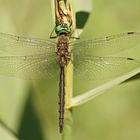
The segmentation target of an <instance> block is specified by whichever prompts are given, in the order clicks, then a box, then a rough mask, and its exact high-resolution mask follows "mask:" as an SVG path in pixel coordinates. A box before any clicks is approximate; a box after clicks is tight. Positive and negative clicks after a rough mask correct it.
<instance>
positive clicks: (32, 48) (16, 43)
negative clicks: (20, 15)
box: [0, 33, 56, 55]
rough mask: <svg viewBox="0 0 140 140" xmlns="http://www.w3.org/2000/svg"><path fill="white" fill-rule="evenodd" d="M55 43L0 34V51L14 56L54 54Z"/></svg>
mask: <svg viewBox="0 0 140 140" xmlns="http://www.w3.org/2000/svg"><path fill="white" fill-rule="evenodd" d="M55 47H56V43H55V42H51V41H50V40H44V39H38V38H26V37H19V36H15V35H10V34H5V33H0V50H2V51H6V52H9V53H11V54H15V55H27V54H43V53H46V54H49V53H52V52H55Z"/></svg>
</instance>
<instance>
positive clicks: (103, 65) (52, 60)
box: [0, 24, 140, 133]
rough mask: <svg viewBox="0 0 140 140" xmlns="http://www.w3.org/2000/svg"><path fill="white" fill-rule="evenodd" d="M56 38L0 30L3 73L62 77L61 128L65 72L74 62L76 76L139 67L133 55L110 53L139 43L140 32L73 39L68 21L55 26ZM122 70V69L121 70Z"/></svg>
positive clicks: (98, 76)
mask: <svg viewBox="0 0 140 140" xmlns="http://www.w3.org/2000/svg"><path fill="white" fill-rule="evenodd" d="M56 33H57V35H58V39H57V41H52V40H50V39H48V40H46V39H39V38H28V37H21V36H16V35H10V34H6V33H0V50H1V51H4V52H7V55H1V56H0V74H1V75H8V76H17V77H23V78H28V79H36V78H37V79H38V78H39V79H42V78H43V79H49V78H53V77H56V76H60V82H59V114H60V115H59V127H60V133H62V131H63V125H64V111H65V109H64V105H65V73H64V69H65V67H66V66H67V65H68V64H69V62H70V61H72V63H73V66H74V72H73V73H74V79H75V78H80V79H82V80H83V81H84V82H85V83H86V81H88V80H93V81H94V80H97V79H104V78H113V77H117V76H120V75H122V74H124V73H125V72H126V70H127V71H129V70H130V71H131V70H132V69H133V68H136V67H138V66H140V63H139V62H138V61H137V60H135V59H134V58H130V57H114V56H109V55H110V54H109V53H111V54H113V53H117V52H121V51H123V50H126V49H130V48H133V47H134V46H137V45H139V44H140V33H136V32H128V33H121V34H117V35H112V36H107V37H104V38H96V39H85V40H82V39H79V40H75V41H74V40H71V39H70V37H69V34H70V33H71V28H70V26H69V25H67V24H60V25H57V26H56ZM120 69H121V71H120Z"/></svg>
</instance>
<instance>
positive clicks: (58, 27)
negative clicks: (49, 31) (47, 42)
mask: <svg viewBox="0 0 140 140" xmlns="http://www.w3.org/2000/svg"><path fill="white" fill-rule="evenodd" d="M62 29H63V27H62V25H61V24H60V25H57V26H56V33H59V32H61V31H62Z"/></svg>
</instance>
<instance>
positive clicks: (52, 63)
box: [0, 32, 140, 80]
mask: <svg viewBox="0 0 140 140" xmlns="http://www.w3.org/2000/svg"><path fill="white" fill-rule="evenodd" d="M139 44H140V33H133V32H129V33H123V34H118V35H113V36H109V37H105V38H99V39H93V40H78V41H74V42H71V43H70V45H73V48H72V55H73V57H74V61H73V63H74V77H75V78H81V79H87V80H99V79H104V78H107V79H108V78H114V77H116V76H119V75H122V74H125V73H126V72H129V71H131V70H133V69H134V68H137V67H139V66H140V63H139V62H138V61H136V60H134V59H130V58H121V57H120V58H118V57H104V56H105V55H107V54H112V53H117V52H120V51H122V50H125V49H130V48H133V47H135V46H136V45H139ZM0 50H4V51H7V52H9V53H12V54H14V55H15V56H1V57H0V74H2V75H9V76H18V77H23V78H29V79H34V78H35V79H36V78H51V77H54V76H56V75H58V72H59V65H58V63H57V61H56V58H57V57H56V53H55V52H56V42H52V41H51V40H43V39H36V38H25V37H19V36H14V35H9V34H4V33H0ZM16 55H18V56H16ZM20 55H21V56H20Z"/></svg>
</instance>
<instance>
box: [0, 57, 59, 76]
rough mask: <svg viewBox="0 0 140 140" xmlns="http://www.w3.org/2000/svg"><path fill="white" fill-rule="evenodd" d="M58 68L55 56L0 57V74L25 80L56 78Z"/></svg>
mask: <svg viewBox="0 0 140 140" xmlns="http://www.w3.org/2000/svg"><path fill="white" fill-rule="evenodd" d="M58 72H59V67H58V64H57V62H56V59H55V56H52V55H51V56H47V55H45V54H44V55H30V56H3V57H0V74H2V75H7V76H16V77H22V78H25V79H36V78H37V79H38V78H39V79H42V78H43V79H46V78H52V77H54V76H56V75H57V74H58Z"/></svg>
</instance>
